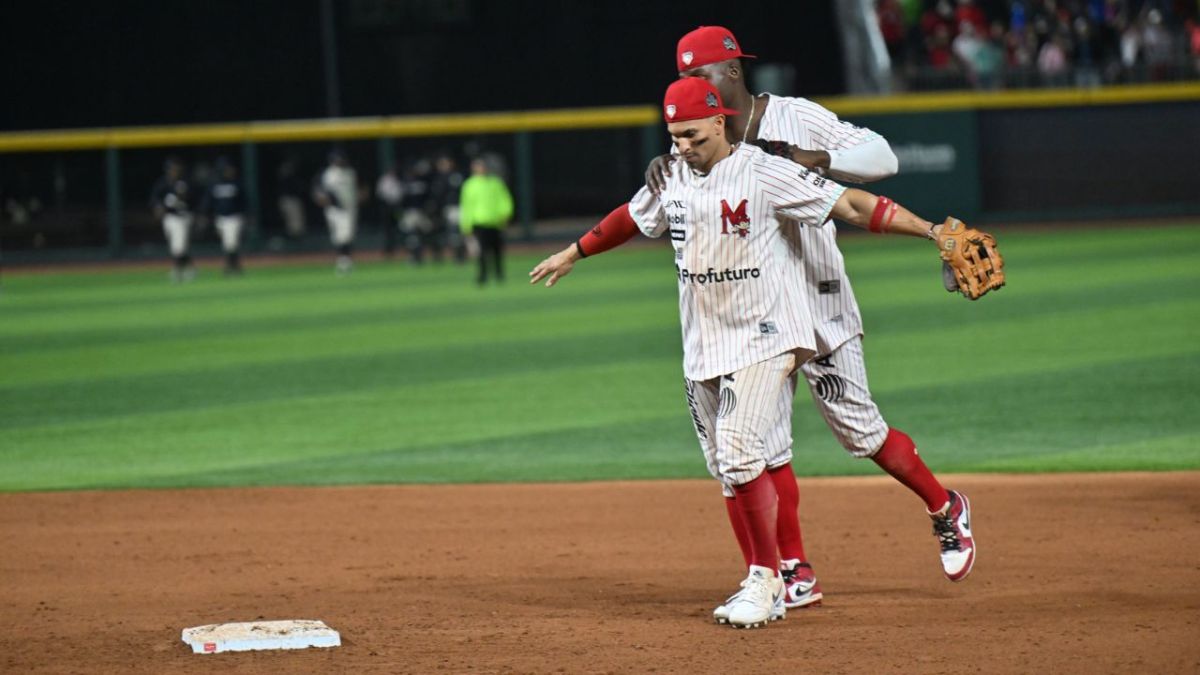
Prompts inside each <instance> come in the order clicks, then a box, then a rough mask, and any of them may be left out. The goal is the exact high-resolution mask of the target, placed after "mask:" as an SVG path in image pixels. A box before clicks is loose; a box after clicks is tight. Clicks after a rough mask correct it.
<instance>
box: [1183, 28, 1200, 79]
mask: <svg viewBox="0 0 1200 675" xmlns="http://www.w3.org/2000/svg"><path fill="white" fill-rule="evenodd" d="M1184 27H1185V29H1186V30H1187V40H1188V53H1189V54H1190V55H1191V57H1192V70H1193V71H1194V72H1195V73H1197V74H1200V21H1196V20H1195V19H1188V20H1187V22H1186V23H1185V24H1184Z"/></svg>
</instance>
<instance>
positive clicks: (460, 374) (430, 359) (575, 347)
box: [0, 328, 682, 428]
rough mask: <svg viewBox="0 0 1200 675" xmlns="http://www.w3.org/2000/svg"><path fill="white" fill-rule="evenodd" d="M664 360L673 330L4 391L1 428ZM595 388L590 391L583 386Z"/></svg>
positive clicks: (677, 354) (669, 358)
mask: <svg viewBox="0 0 1200 675" xmlns="http://www.w3.org/2000/svg"><path fill="white" fill-rule="evenodd" d="M656 358H657V359H663V360H664V363H668V364H670V370H671V371H672V373H673V374H674V375H675V376H676V377H682V374H681V373H680V366H679V364H680V362H681V359H682V349H681V347H680V346H679V337H678V332H677V329H654V328H651V329H646V330H625V329H620V330H615V331H608V332H604V331H586V332H584V333H582V334H580V335H576V336H572V335H569V334H568V335H564V334H562V333H559V334H554V335H544V336H541V337H538V338H536V339H521V340H512V341H503V342H501V341H491V342H487V343H483V344H477V343H470V344H465V345H457V346H455V345H443V346H428V347H426V348H423V349H416V350H393V351H376V352H357V353H352V354H345V355H338V356H331V357H311V358H308V359H306V360H304V361H303V362H301V363H297V362H295V361H276V362H265V361H259V362H255V363H249V364H240V365H236V366H224V367H211V368H198V369H196V370H192V371H186V372H171V373H150V374H144V375H140V376H119V377H112V378H93V379H91V380H88V381H85V382H64V383H49V384H43V385H38V386H25V387H14V388H8V389H0V428H16V427H30V426H42V425H52V426H56V427H61V426H62V425H67V424H71V423H72V422H76V421H89V420H95V419H101V418H106V417H123V416H130V415H133V416H138V415H145V414H147V413H159V412H171V411H176V410H184V411H186V410H198V409H204V408H216V407H221V406H226V405H238V404H244V403H254V402H259V401H278V400H286V399H296V398H305V397H311V396H323V395H328V394H337V393H342V392H369V391H371V390H375V389H381V388H384V389H386V388H389V387H394V386H397V385H405V386H413V387H422V386H426V385H428V384H436V383H445V382H463V386H464V387H473V386H488V385H487V379H488V378H490V377H497V376H505V375H509V374H513V373H520V372H538V371H542V372H551V371H553V370H555V369H561V368H569V367H572V366H575V365H579V364H589V365H597V366H603V365H606V364H612V365H616V364H620V363H622V362H628V361H634V360H645V359H656ZM581 386H586V387H590V386H591V383H581Z"/></svg>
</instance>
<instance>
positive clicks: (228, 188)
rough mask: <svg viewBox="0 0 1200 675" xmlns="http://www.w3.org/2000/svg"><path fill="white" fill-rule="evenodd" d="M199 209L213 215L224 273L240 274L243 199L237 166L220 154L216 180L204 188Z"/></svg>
mask: <svg viewBox="0 0 1200 675" xmlns="http://www.w3.org/2000/svg"><path fill="white" fill-rule="evenodd" d="M202 212H204V213H209V214H211V215H212V217H213V224H214V225H215V226H216V228H217V234H218V235H220V237H221V249H222V250H223V251H224V252H225V276H240V275H241V274H242V257H241V244H242V232H243V231H244V230H245V226H246V199H245V194H244V191H243V190H242V184H241V182H239V181H238V170H237V167H236V166H234V165H233V164H231V163H230V162H229V161H228V160H226V159H224V158H222V159H220V160H218V161H217V180H216V182H214V183H213V184H212V186H211V187H210V188H209V189H208V194H207V195H205V198H204V208H203V209H202Z"/></svg>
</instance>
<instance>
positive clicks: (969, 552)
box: [929, 490, 975, 581]
mask: <svg viewBox="0 0 1200 675" xmlns="http://www.w3.org/2000/svg"><path fill="white" fill-rule="evenodd" d="M949 493H950V501H948V502H946V505H945V506H943V507H942V508H941V510H939V511H937V512H936V513H930V514H929V517H930V518H932V519H933V535H934V536H935V537H937V539H938V544H939V545H940V546H941V549H942V553H941V556H942V571H943V572H944V573H945V574H946V578H947V579H949V580H950V581H962V580H963V579H966V578H967V575H968V574H970V573H971V569H972V568H973V567H974V566H975V535H974V534H973V533H972V532H971V502H970V501H969V500H968V499H967V496H966V495H964V494H962V493H961V492H955V491H954V490H949Z"/></svg>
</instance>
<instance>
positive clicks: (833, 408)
mask: <svg viewBox="0 0 1200 675" xmlns="http://www.w3.org/2000/svg"><path fill="white" fill-rule="evenodd" d="M800 372H802V373H803V374H804V379H805V380H807V381H808V388H809V391H811V392H812V397H813V403H816V404H817V410H819V411H821V417H823V418H825V424H827V425H829V430H830V431H832V432H833V435H834V437H836V438H837V439H838V442H839V443H841V444H842V447H843V448H846V450H847V451H848V452H849V453H850V454H851V455H854V456H855V457H870V456H872V455H874V454H875V453H876V452H878V451H879V448H880V447H881V446H882V445H883V441H884V440H885V439H886V438H887V434H888V425H887V422H885V421H884V419H883V415H882V414H881V413H880V412H879V406H877V405H875V401H874V399H872V398H871V390H870V388H869V387H868V386H867V364H866V361H865V360H864V357H863V345H862V336H861V335H856V336H854V337H853V338H850V339H849V340H847V341H845V342H843V343H842V344H841V346H839V347H838V348H837V349H835V350H833V353H831V354H828V355H818V356H816V357H814V358H813V359H811V360H809V361H807V362H805V363H804V364H803V365H801V366H800Z"/></svg>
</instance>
